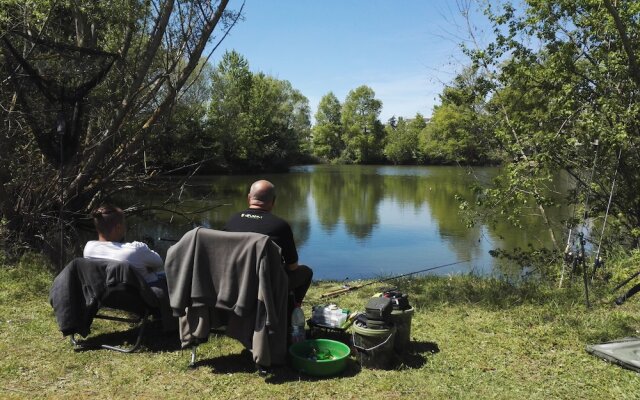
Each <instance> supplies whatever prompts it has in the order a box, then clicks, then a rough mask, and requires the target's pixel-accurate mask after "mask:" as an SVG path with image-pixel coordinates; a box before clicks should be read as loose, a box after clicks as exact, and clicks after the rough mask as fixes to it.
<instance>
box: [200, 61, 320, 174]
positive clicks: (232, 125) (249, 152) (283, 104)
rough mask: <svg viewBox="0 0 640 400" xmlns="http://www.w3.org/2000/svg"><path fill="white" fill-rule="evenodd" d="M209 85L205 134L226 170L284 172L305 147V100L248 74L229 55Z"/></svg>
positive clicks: (258, 75) (274, 82)
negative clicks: (219, 155) (207, 135)
mask: <svg viewBox="0 0 640 400" xmlns="http://www.w3.org/2000/svg"><path fill="white" fill-rule="evenodd" d="M211 82H212V87H211V92H212V95H211V101H210V103H209V112H208V132H209V135H210V136H211V138H212V139H211V141H212V142H213V143H216V144H217V147H218V148H220V150H221V152H222V154H221V156H222V157H221V163H222V165H225V167H226V168H227V169H232V170H234V169H236V170H237V169H246V170H251V171H256V170H264V169H286V168H287V167H288V166H289V165H291V164H294V163H295V162H296V160H297V159H298V158H299V157H300V156H301V155H302V153H303V152H304V151H305V149H306V148H308V147H309V145H308V142H309V137H310V126H311V122H310V110H309V104H308V100H307V98H306V97H304V96H303V95H302V93H300V92H299V91H298V90H296V89H294V88H293V87H292V86H291V84H290V83H289V82H288V81H280V80H278V79H275V78H272V77H270V76H267V75H265V74H263V73H252V72H251V71H250V70H249V63H248V61H247V60H246V59H245V58H244V57H242V56H241V55H240V54H238V53H237V52H235V51H231V52H227V53H225V54H224V56H223V57H222V60H221V61H220V63H219V64H218V66H217V67H216V68H215V69H214V71H213V73H212V76H211Z"/></svg>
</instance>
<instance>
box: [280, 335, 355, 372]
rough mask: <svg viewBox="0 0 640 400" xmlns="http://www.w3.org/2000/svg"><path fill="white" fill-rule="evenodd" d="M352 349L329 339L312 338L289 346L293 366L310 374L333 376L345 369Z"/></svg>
mask: <svg viewBox="0 0 640 400" xmlns="http://www.w3.org/2000/svg"><path fill="white" fill-rule="evenodd" d="M349 354H351V349H350V348H349V346H347V345H346V344H344V343H340V342H336V341H335V340H329V339H310V340H304V341H302V342H298V343H295V344H293V345H291V347H289V355H290V356H291V365H292V366H293V368H295V369H297V370H298V371H300V372H304V373H306V374H308V375H315V376H331V375H336V374H339V373H340V372H342V371H344V369H345V368H346V366H347V359H348V357H349Z"/></svg>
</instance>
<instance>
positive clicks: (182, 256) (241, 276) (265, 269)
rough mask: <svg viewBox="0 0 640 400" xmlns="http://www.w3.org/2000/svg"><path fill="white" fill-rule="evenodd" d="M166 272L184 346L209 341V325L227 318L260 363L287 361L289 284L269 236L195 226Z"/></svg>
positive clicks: (171, 253)
mask: <svg viewBox="0 0 640 400" xmlns="http://www.w3.org/2000/svg"><path fill="white" fill-rule="evenodd" d="M165 272H166V274H167V283H168V286H169V300H170V304H171V308H172V309H173V311H174V314H175V315H177V316H180V317H181V318H180V340H181V342H182V346H183V347H186V346H188V345H191V344H197V343H199V342H201V341H205V340H207V338H208V336H209V332H210V328H215V327H217V326H216V325H219V324H220V323H219V321H226V323H227V324H228V326H227V335H228V336H231V337H233V338H235V339H238V340H239V341H240V342H241V343H242V344H243V345H244V346H245V347H246V348H248V349H249V350H251V351H252V353H253V359H254V361H255V362H256V363H258V364H260V365H264V366H270V365H274V364H282V363H284V361H285V357H286V340H287V336H286V333H287V315H286V314H287V296H288V293H287V283H288V282H287V275H286V273H285V271H284V266H283V265H282V259H281V256H280V248H279V247H278V246H277V245H276V244H275V243H273V242H272V241H271V240H270V239H269V237H268V236H265V235H261V234H258V233H237V232H222V231H216V230H212V229H206V228H196V229H193V230H191V231H189V232H187V233H186V234H185V235H184V236H183V237H182V239H180V241H179V242H178V243H176V244H175V245H173V246H171V247H170V248H169V250H168V252H167V258H166V261H165Z"/></svg>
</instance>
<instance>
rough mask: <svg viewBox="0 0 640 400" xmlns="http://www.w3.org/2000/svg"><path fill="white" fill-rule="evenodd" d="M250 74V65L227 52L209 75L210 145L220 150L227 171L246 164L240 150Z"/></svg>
mask: <svg viewBox="0 0 640 400" xmlns="http://www.w3.org/2000/svg"><path fill="white" fill-rule="evenodd" d="M252 86H253V73H252V72H251V70H250V69H249V62H248V61H247V60H246V59H245V58H244V57H243V56H242V55H240V54H239V53H237V52H236V51H227V52H226V53H225V54H224V55H223V56H222V59H221V61H220V62H219V63H218V65H217V67H216V68H215V69H214V70H213V73H212V74H211V99H210V102H209V112H208V124H209V130H210V135H211V136H212V142H214V143H218V144H219V146H220V148H221V150H222V162H223V165H226V167H227V168H230V167H231V166H233V165H237V164H240V163H242V162H245V161H246V159H247V158H248V155H247V154H246V153H244V150H242V146H245V145H246V143H245V141H246V140H245V139H243V138H247V137H248V136H250V135H249V133H247V132H244V131H243V130H244V129H246V127H247V126H248V125H249V121H250V116H249V107H250V101H251V90H252V89H251V88H252Z"/></svg>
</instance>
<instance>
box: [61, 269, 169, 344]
mask: <svg viewBox="0 0 640 400" xmlns="http://www.w3.org/2000/svg"><path fill="white" fill-rule="evenodd" d="M49 300H50V302H51V305H52V307H53V309H54V313H55V315H56V320H57V322H58V326H59V328H60V331H61V332H62V334H63V335H64V336H69V339H70V342H71V344H72V345H73V346H74V350H76V351H79V350H84V349H88V348H104V349H108V350H113V351H118V352H122V353H131V352H134V351H136V350H137V349H138V348H139V347H140V345H141V343H142V337H143V335H144V332H145V327H146V325H147V323H148V321H149V317H150V316H151V315H159V300H158V298H157V297H156V295H155V294H154V293H153V291H152V290H151V288H150V287H149V286H148V285H147V283H146V282H145V281H144V279H142V277H140V276H139V275H138V274H137V273H136V272H135V270H134V269H133V268H131V267H130V266H129V264H128V263H126V262H117V261H109V260H87V259H84V258H76V259H74V260H72V261H71V262H70V263H69V264H67V266H66V267H65V268H64V269H63V270H62V271H61V272H60V273H59V274H58V276H56V278H55V280H54V282H53V285H52V287H51V292H50V295H49ZM122 312H124V313H125V315H126V316H124V317H123V316H121V315H122V314H123V313H122ZM94 318H98V319H104V320H109V321H116V322H123V323H127V324H134V329H137V335H136V338H135V343H134V344H133V345H119V346H114V345H110V344H105V343H96V340H97V337H94V338H91V339H78V338H76V335H77V334H79V335H80V336H82V337H84V338H87V336H88V335H89V333H90V331H91V325H92V323H93V320H94Z"/></svg>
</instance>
